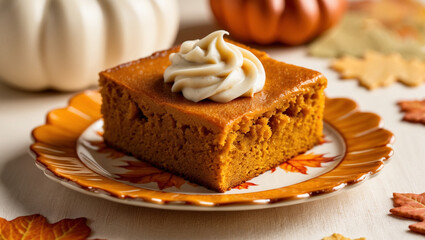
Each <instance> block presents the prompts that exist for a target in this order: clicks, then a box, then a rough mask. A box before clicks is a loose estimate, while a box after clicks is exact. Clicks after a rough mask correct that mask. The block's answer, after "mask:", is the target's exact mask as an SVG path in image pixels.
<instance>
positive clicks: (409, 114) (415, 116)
mask: <svg viewBox="0 0 425 240" xmlns="http://www.w3.org/2000/svg"><path fill="white" fill-rule="evenodd" d="M398 105H399V106H400V110H401V111H402V112H405V114H404V117H403V120H404V121H407V122H414V123H422V124H425V99H424V100H422V101H400V102H398Z"/></svg>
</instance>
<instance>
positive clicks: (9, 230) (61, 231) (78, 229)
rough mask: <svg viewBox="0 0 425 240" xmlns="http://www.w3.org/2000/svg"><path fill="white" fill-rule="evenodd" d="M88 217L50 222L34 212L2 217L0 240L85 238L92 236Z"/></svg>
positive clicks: (76, 239) (65, 239)
mask: <svg viewBox="0 0 425 240" xmlns="http://www.w3.org/2000/svg"><path fill="white" fill-rule="evenodd" d="M86 221H87V219H85V218H77V219H63V220H61V221H59V222H57V223H54V224H50V223H48V222H47V220H46V218H45V217H43V216H41V215H39V214H34V215H30V216H23V217H18V218H15V219H13V220H11V221H7V220H6V219H4V218H0V240H24V239H25V240H27V239H28V240H33V239H34V240H35V239H45V240H59V239H60V240H80V239H81V240H83V239H87V238H88V237H89V236H90V232H91V230H90V228H89V227H88V226H87V225H86Z"/></svg>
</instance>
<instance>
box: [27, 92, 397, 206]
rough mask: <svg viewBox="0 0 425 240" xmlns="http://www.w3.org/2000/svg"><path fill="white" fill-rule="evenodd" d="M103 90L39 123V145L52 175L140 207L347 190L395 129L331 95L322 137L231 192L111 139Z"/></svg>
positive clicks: (379, 160) (294, 199)
mask: <svg viewBox="0 0 425 240" xmlns="http://www.w3.org/2000/svg"><path fill="white" fill-rule="evenodd" d="M100 103H101V98H100V94H99V93H98V92H97V91H86V92H84V93H81V94H79V95H77V96H75V97H73V98H72V99H71V100H70V103H69V106H68V107H66V108H64V109H57V110H54V111H51V112H50V113H49V114H48V115H47V122H46V124H45V125H43V126H40V127H37V128H36V129H34V131H33V133H32V135H33V138H34V142H35V143H34V144H33V145H32V146H31V150H32V152H33V153H34V154H35V156H36V163H37V166H38V167H40V168H41V169H42V170H43V171H44V173H45V174H46V175H47V176H48V177H49V178H51V179H53V180H55V181H58V182H60V183H62V184H63V185H65V186H67V187H69V188H72V189H75V190H77V191H79V192H83V193H86V194H91V195H93V196H97V197H102V198H105V199H108V200H112V201H116V202H120V203H125V204H131V205H136V206H145V207H154V208H163V209H176V210H201V211H202V210H212V211H217V210H248V209H261V208H269V207H277V206H285V205H292V204H297V203H301V202H305V201H309V200H315V199H319V198H321V197H327V196H331V195H332V193H337V192H341V190H342V189H347V187H348V186H352V185H355V184H357V183H360V182H362V181H364V180H365V179H367V178H368V177H369V176H372V175H374V174H375V173H377V172H379V171H380V170H381V169H382V167H383V166H384V162H385V161H386V160H387V159H388V158H389V157H390V156H391V155H392V153H393V150H392V148H391V147H390V146H389V144H391V143H392V141H393V134H392V133H391V132H389V131H387V130H385V129H383V128H381V119H380V117H379V116H377V115H376V114H373V113H365V112H360V111H358V110H357V104H356V103H355V102H353V101H351V100H349V99H345V98H336V99H327V100H326V108H325V113H324V116H325V117H324V118H325V121H324V134H325V138H324V140H323V141H322V143H321V144H320V145H318V146H316V147H314V148H313V149H311V150H310V151H308V152H307V153H305V154H302V155H300V156H297V157H295V158H293V159H291V160H289V161H287V162H285V163H283V164H282V165H280V166H278V167H276V168H274V169H272V170H270V171H268V172H266V173H264V174H262V175H260V176H258V177H256V178H253V179H251V180H249V181H248V182H245V183H244V184H242V185H239V186H237V187H235V188H233V189H232V190H230V191H227V192H225V193H216V192H212V191H210V190H208V189H206V188H204V187H201V186H198V185H196V184H194V183H190V182H188V181H186V180H184V179H182V178H180V177H177V176H174V175H171V174H169V173H167V172H164V171H162V170H159V169H157V168H154V167H152V166H150V165H149V164H147V163H144V162H142V161H139V160H137V159H135V158H133V157H131V156H127V155H125V154H123V153H121V152H117V151H115V150H114V149H111V148H108V147H107V146H106V145H105V144H104V143H103V138H102V133H103V128H102V126H103V121H102V118H101V114H100Z"/></svg>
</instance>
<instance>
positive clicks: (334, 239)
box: [322, 233, 366, 240]
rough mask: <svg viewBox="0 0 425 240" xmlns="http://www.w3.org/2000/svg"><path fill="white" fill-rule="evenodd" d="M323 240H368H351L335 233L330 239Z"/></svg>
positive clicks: (363, 239)
mask: <svg viewBox="0 0 425 240" xmlns="http://www.w3.org/2000/svg"><path fill="white" fill-rule="evenodd" d="M322 240H366V238H356V239H351V238H348V237H345V236H343V235H341V234H339V233H334V234H332V235H331V236H329V237H324V238H322Z"/></svg>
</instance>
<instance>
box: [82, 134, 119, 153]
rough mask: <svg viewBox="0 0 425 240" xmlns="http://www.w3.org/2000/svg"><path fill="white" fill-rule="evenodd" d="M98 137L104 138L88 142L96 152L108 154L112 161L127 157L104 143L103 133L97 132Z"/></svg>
mask: <svg viewBox="0 0 425 240" xmlns="http://www.w3.org/2000/svg"><path fill="white" fill-rule="evenodd" d="M96 135H98V136H100V137H102V140H92V141H88V142H89V144H90V145H91V146H92V147H95V148H96V152H98V153H106V154H108V157H109V158H112V159H117V158H122V157H124V156H125V153H122V152H120V151H117V150H115V149H113V148H109V147H108V146H106V143H105V142H104V141H103V132H100V131H96Z"/></svg>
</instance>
